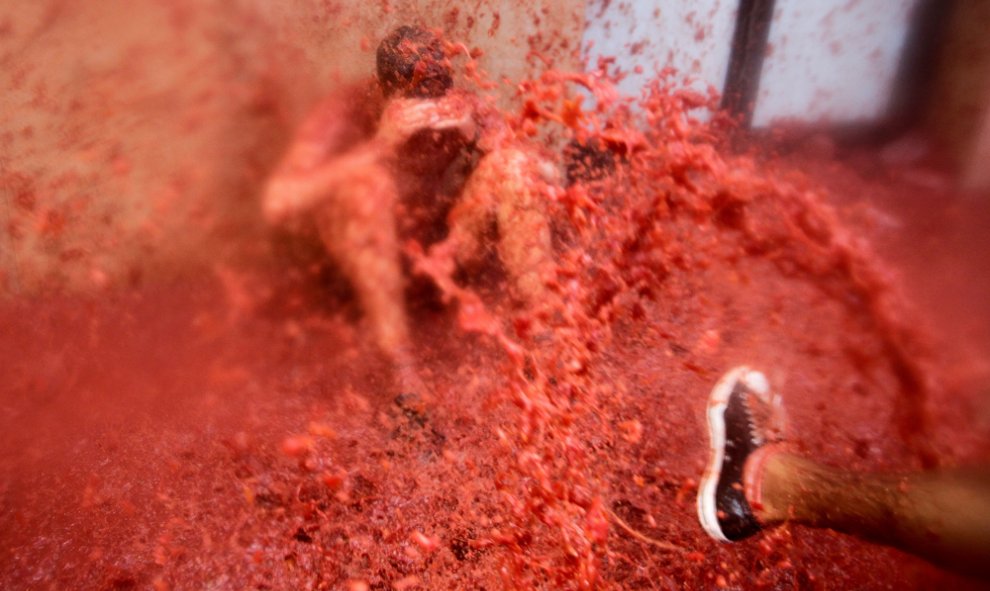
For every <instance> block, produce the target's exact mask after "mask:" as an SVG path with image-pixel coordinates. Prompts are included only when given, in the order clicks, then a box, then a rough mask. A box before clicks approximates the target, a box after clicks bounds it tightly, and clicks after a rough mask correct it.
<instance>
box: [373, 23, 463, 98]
mask: <svg viewBox="0 0 990 591" xmlns="http://www.w3.org/2000/svg"><path fill="white" fill-rule="evenodd" d="M376 66H377V69H378V81H379V82H380V83H381V85H382V91H383V92H384V93H385V96H387V97H389V96H392V95H394V94H399V95H400V96H403V97H406V98H437V97H441V96H443V95H444V94H445V93H446V92H447V91H448V90H450V87H451V86H453V84H454V80H453V77H452V72H451V68H450V62H448V61H447V56H446V54H445V53H444V50H443V43H441V41H440V38H439V37H437V36H436V35H434V34H433V33H431V32H430V31H427V30H426V29H424V28H422V27H412V26H401V27H399V28H397V29H395V30H394V31H392V32H391V33H389V34H388V36H387V37H385V38H384V39H382V42H381V43H379V44H378V54H377V60H376Z"/></svg>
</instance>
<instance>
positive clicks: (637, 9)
mask: <svg viewBox="0 0 990 591" xmlns="http://www.w3.org/2000/svg"><path fill="white" fill-rule="evenodd" d="M738 5H739V2H738V0H696V1H685V0H621V1H620V0H612V1H611V2H607V1H603V0H589V1H588V3H587V5H586V8H585V15H586V18H587V28H586V29H585V33H584V43H585V46H587V45H588V43H591V44H592V47H591V50H590V51H589V52H587V53H586V59H587V63H588V64H589V65H590V66H591V67H594V65H595V63H596V62H597V59H598V57H599V56H615V57H617V58H619V63H620V65H621V66H622V67H623V69H625V70H627V71H630V72H631V71H632V69H633V67H635V66H636V65H640V66H642V67H643V73H642V74H631V75H630V76H629V77H628V78H626V79H625V80H623V81H622V83H621V84H620V90H621V91H623V92H624V93H625V94H629V95H633V96H638V95H639V91H640V88H641V87H642V85H643V83H644V82H646V81H648V80H650V79H652V78H654V77H655V76H656V72H657V71H658V70H659V69H661V68H663V67H666V66H672V67H674V68H676V69H677V70H678V71H679V72H680V73H682V74H688V75H690V76H692V77H693V78H694V79H695V82H694V83H693V84H692V86H693V87H694V88H696V89H697V90H701V91H704V90H706V89H707V88H708V86H709V85H711V86H714V87H715V88H716V89H717V90H718V91H719V92H721V90H722V84H723V83H724V82H725V72H726V69H727V68H728V64H729V50H730V46H731V44H732V33H733V30H734V27H735V19H736V10H737V7H738Z"/></svg>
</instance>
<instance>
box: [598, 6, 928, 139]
mask: <svg viewBox="0 0 990 591" xmlns="http://www.w3.org/2000/svg"><path fill="white" fill-rule="evenodd" d="M917 3H918V0H777V1H776V6H775V9H774V17H773V23H772V25H771V29H770V40H769V41H770V47H769V49H768V56H767V58H766V60H765V61H764V64H763V75H762V78H761V81H760V91H759V94H758V97H757V103H756V108H755V112H754V117H753V124H754V126H766V125H767V124H769V123H770V122H772V121H773V120H776V119H797V120H801V121H805V122H818V121H822V122H829V123H853V122H858V121H866V120H871V119H875V118H877V117H880V116H882V115H883V114H884V112H885V110H886V109H887V106H888V99H889V96H890V92H891V87H892V83H893V80H894V77H895V75H896V73H897V67H898V60H899V57H900V54H901V50H902V49H903V46H904V42H905V39H906V37H907V31H908V21H909V18H910V16H911V12H912V10H913V9H914V7H915V6H916V4H917ZM738 7H739V2H738V0H621V1H620V0H612V1H611V2H609V1H607V0H589V2H588V3H587V6H586V9H585V14H586V19H587V27H586V29H585V33H584V42H585V46H587V45H588V44H589V43H590V44H592V46H591V50H590V51H588V52H586V59H587V63H588V64H589V65H590V66H591V67H594V64H595V63H596V61H597V59H598V57H599V56H615V57H617V58H618V63H619V65H620V66H621V67H622V68H623V69H624V70H627V71H630V72H631V71H632V69H633V68H634V67H635V66H636V65H640V66H642V67H643V70H644V71H643V73H642V74H638V75H637V74H631V75H630V76H629V77H628V78H626V79H625V80H624V81H623V82H622V83H621V84H620V90H622V91H623V92H624V93H626V94H629V95H633V96H638V94H639V92H640V89H641V88H642V85H643V83H644V82H646V81H648V80H649V79H651V78H652V77H653V76H654V75H655V73H656V72H657V70H658V68H662V67H664V66H672V67H674V68H676V69H677V70H678V71H680V72H681V73H683V74H689V75H691V76H693V77H694V78H695V80H696V81H695V83H694V84H693V86H694V87H695V88H697V89H698V90H705V89H706V88H707V87H708V85H712V86H714V87H715V88H716V89H717V90H719V91H721V90H722V85H723V84H724V82H725V73H726V70H727V68H728V62H729V54H730V51H731V44H732V35H733V32H734V29H735V20H736V13H737V10H738Z"/></svg>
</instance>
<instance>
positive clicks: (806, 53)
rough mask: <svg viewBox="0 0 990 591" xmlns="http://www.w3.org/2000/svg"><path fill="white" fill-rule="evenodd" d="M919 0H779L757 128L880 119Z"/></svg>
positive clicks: (755, 123) (755, 120)
mask: <svg viewBox="0 0 990 591" xmlns="http://www.w3.org/2000/svg"><path fill="white" fill-rule="evenodd" d="M917 2H918V0H777V2H776V6H775V9H774V18H773V24H772V26H771V28H770V49H769V55H768V56H767V58H766V60H765V61H764V63H763V76H762V77H761V79H760V91H759V94H758V98H757V102H756V111H755V113H754V116H753V125H754V126H765V125H767V124H768V123H770V122H772V121H773V120H774V119H778V118H793V119H799V120H802V121H813V122H817V121H823V122H830V123H852V122H859V121H868V120H872V119H875V118H877V117H880V116H882V115H883V114H884V112H885V110H886V109H887V107H888V102H889V96H890V92H891V85H892V82H893V80H894V76H895V75H896V73H897V67H898V60H899V57H900V54H901V50H902V49H903V47H904V42H905V39H906V37H907V30H908V20H909V18H910V16H911V12H912V10H913V9H914V7H915V5H916V4H917Z"/></svg>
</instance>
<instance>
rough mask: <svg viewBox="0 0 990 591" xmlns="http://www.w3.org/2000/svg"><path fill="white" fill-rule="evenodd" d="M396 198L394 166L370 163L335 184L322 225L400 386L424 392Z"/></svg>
mask: <svg viewBox="0 0 990 591" xmlns="http://www.w3.org/2000/svg"><path fill="white" fill-rule="evenodd" d="M397 198H398V192H397V190H396V188H395V182H394V180H393V178H392V175H391V174H390V173H389V171H388V170H387V169H386V168H385V167H384V166H381V165H374V166H367V167H365V168H363V169H360V170H356V171H354V174H353V175H352V177H351V178H349V179H347V181H346V182H342V183H340V184H339V185H338V186H336V187H335V191H334V195H333V198H332V199H330V200H328V201H327V202H326V205H325V206H324V207H323V208H322V209H320V210H319V212H318V215H317V224H318V227H319V230H320V237H321V238H322V239H323V243H324V245H325V246H326V248H327V251H328V252H329V253H330V255H331V257H333V259H334V260H335V261H336V262H337V264H338V265H339V266H340V268H341V270H342V272H343V274H344V275H345V276H346V277H347V279H348V280H349V281H350V282H351V285H352V286H353V288H354V291H355V293H356V295H357V298H358V301H359V303H360V305H361V308H362V311H363V312H364V314H365V316H366V319H367V322H368V324H369V325H370V327H371V331H372V335H373V337H374V340H375V343H376V344H377V345H378V347H379V348H380V349H381V350H382V352H383V353H385V355H386V356H387V357H388V358H389V360H390V361H391V362H392V363H393V364H394V366H395V369H396V371H397V373H398V378H399V380H400V382H401V383H400V386H401V387H402V388H403V390H408V391H415V392H419V393H423V394H425V388H424V386H423V383H422V381H421V380H420V378H419V375H418V373H417V372H416V369H415V368H416V364H415V360H414V356H413V355H412V348H411V343H410V339H409V328H408V321H407V317H406V310H405V293H404V289H405V282H404V279H403V275H402V268H401V265H400V250H399V240H398V236H397V234H396V226H395V203H396V200H397Z"/></svg>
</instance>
